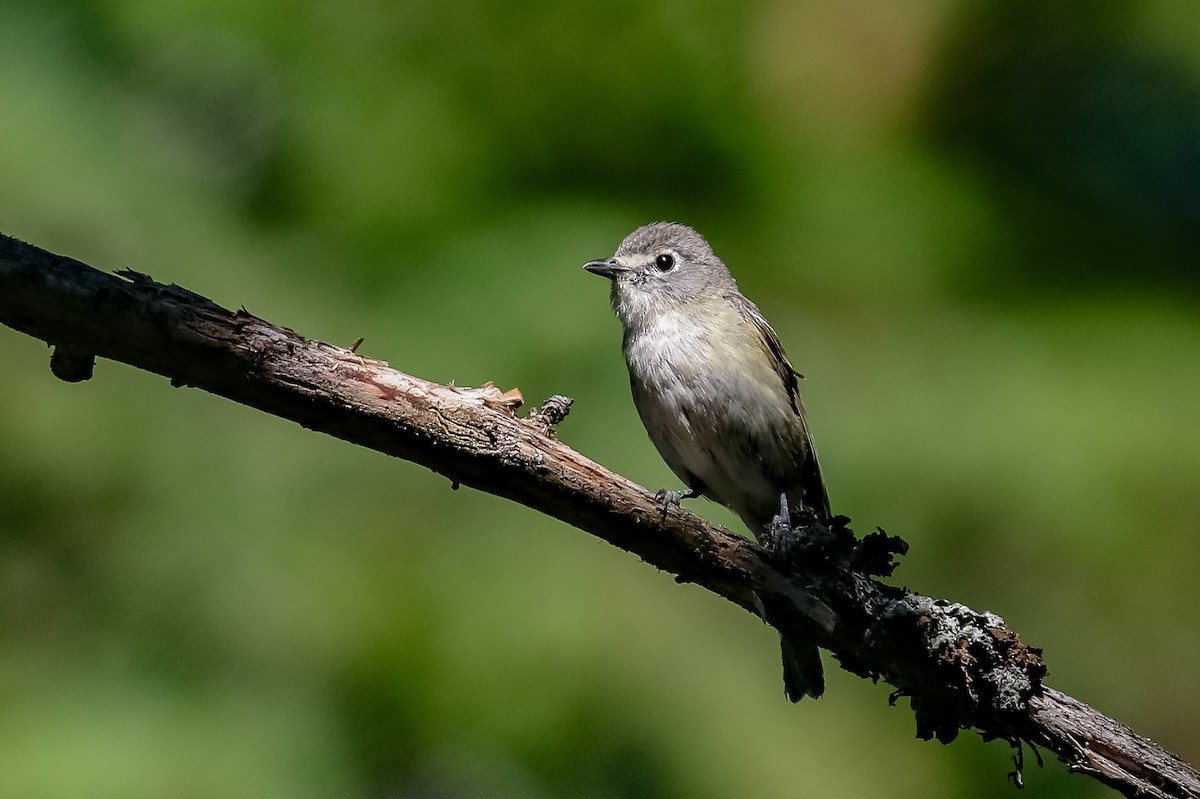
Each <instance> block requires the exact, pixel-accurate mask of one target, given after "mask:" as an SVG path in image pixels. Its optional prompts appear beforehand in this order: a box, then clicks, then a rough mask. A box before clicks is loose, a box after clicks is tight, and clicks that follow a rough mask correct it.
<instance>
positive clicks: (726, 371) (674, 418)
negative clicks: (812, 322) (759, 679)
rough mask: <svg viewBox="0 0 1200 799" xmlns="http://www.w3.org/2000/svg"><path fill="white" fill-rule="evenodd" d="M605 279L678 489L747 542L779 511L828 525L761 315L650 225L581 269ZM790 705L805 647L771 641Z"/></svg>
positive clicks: (788, 372)
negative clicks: (745, 534)
mask: <svg viewBox="0 0 1200 799" xmlns="http://www.w3.org/2000/svg"><path fill="white" fill-rule="evenodd" d="M583 268H584V269H586V270H587V271H589V272H591V273H593V274H597V275H601V276H603V277H607V278H609V279H610V280H611V281H612V305H613V310H614V311H616V314H617V317H618V318H619V319H620V320H621V324H622V325H623V326H624V328H625V335H624V345H623V348H624V352H625V363H626V365H627V366H628V367H629V382H630V385H631V386H632V389H633V402H634V404H635V405H636V406H637V410H638V414H639V415H640V416H641V417H642V424H644V425H645V426H646V432H647V433H649V434H650V440H651V441H653V442H654V446H655V447H656V448H657V449H658V452H659V454H660V455H662V457H663V460H665V461H666V462H667V466H669V467H670V468H671V471H672V472H674V473H675V475H676V476H677V477H679V479H680V480H682V481H683V483H684V485H685V486H687V490H686V491H684V492H681V493H676V492H664V495H665V496H666V498H667V499H668V501H670V500H675V501H678V500H679V499H686V498H689V497H695V496H701V495H703V496H706V497H709V498H710V499H712V500H715V501H716V502H719V503H721V504H722V505H725V506H726V507H728V508H730V509H731V510H733V512H734V513H736V514H737V515H738V516H740V517H741V519H742V521H743V522H745V524H746V526H747V527H749V528H750V530H751V531H752V532H753V533H754V535H755V537H756V538H758V539H759V540H763V539H764V537H765V536H766V530H767V525H768V524H769V523H770V522H771V520H772V519H773V518H774V517H775V516H776V515H777V514H778V513H779V508H780V498H781V495H786V497H787V501H788V506H789V507H790V508H793V509H800V508H807V509H808V510H810V511H812V512H813V513H814V514H816V515H817V516H818V517H819V518H821V519H822V520H827V519H829V518H830V516H831V514H830V510H829V497H828V495H827V493H826V490H825V483H824V481H823V480H822V479H821V469H820V467H819V466H818V464H817V453H816V450H815V449H814V447H813V441H812V435H811V433H809V430H808V422H807V421H806V420H805V418H804V405H803V404H802V403H801V401H800V391H799V387H798V385H797V378H798V377H799V375H798V374H797V372H796V370H794V369H793V368H792V365H791V364H790V363H789V362H788V359H787V356H786V355H785V354H784V352H783V347H782V345H780V343H779V338H778V336H776V335H775V331H774V330H772V329H771V326H770V325H769V324H767V320H766V319H764V318H763V315H762V313H761V312H760V311H759V310H758V308H757V307H756V306H755V305H754V303H752V302H750V300H748V299H746V298H745V297H743V296H742V295H741V293H740V292H739V291H738V288H737V283H736V282H735V281H734V279H733V276H732V275H731V274H730V273H729V270H728V269H727V268H726V267H725V264H724V263H722V262H721V259H720V258H718V257H717V256H716V255H714V254H713V251H712V248H711V247H710V246H709V244H708V242H707V241H705V240H704V237H703V236H701V235H700V234H699V233H697V232H696V231H694V230H692V229H691V228H690V227H687V226H686V225H680V224H676V223H673V222H655V223H653V224H650V225H646V226H644V227H640V228H638V229H637V230H635V231H633V233H630V234H629V236H627V237H626V238H625V240H624V241H623V242H621V246H620V247H618V248H617V252H616V255H614V256H613V257H612V258H605V259H603V260H599V261H589V262H588V263H586V264H584V266H583ZM783 666H784V670H783V671H784V675H783V676H784V689H785V691H786V693H787V695H788V698H789V699H791V700H792V701H793V702H796V701H799V700H800V698H801V697H803V696H806V695H807V696H813V697H816V696H820V695H821V693H822V691H824V688H825V682H824V676H823V675H822V671H821V659H820V654H819V653H818V651H817V648H816V647H815V646H814V645H813V644H811V643H808V642H795V641H790V640H788V639H786V638H785V639H783Z"/></svg>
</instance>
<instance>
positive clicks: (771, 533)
mask: <svg viewBox="0 0 1200 799" xmlns="http://www.w3.org/2000/svg"><path fill="white" fill-rule="evenodd" d="M764 533H765V534H766V537H767V540H766V541H765V543H766V545H767V546H768V547H769V548H770V549H771V551H773V552H775V553H777V554H779V553H780V551H781V550H782V549H783V548H784V547H785V546H786V545H787V544H788V542H789V540H790V539H791V536H792V515H791V509H790V508H788V500H787V494H786V493H785V494H780V495H779V514H778V515H777V516H776V517H775V518H773V519H771V521H769V522H767V527H766V530H764Z"/></svg>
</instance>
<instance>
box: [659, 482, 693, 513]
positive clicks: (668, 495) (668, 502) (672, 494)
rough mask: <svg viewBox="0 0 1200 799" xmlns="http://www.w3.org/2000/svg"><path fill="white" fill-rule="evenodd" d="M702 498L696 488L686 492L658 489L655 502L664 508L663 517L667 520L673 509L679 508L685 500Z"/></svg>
mask: <svg viewBox="0 0 1200 799" xmlns="http://www.w3.org/2000/svg"><path fill="white" fill-rule="evenodd" d="M698 496H700V492H699V491H697V490H696V489H694V488H689V489H687V490H686V491H669V490H668V489H666V488H660V489H658V493H656V494H655V495H654V501H655V502H657V503H658V504H659V507H661V508H662V517H663V519H664V520H665V519H666V518H667V513H668V512H669V511H670V510H671V508H672V507H675V508H678V507H680V505H681V503H682V502H683V500H685V499H691V498H692V497H698Z"/></svg>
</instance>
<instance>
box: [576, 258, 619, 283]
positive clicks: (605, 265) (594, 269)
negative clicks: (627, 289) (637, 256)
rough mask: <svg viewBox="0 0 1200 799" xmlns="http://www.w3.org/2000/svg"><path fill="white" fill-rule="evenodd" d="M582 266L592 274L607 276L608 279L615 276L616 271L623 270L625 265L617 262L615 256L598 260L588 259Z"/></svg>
mask: <svg viewBox="0 0 1200 799" xmlns="http://www.w3.org/2000/svg"><path fill="white" fill-rule="evenodd" d="M583 268H584V269H586V270H588V271H589V272H591V273H592V274H593V275H599V276H600V277H607V278H609V279H610V280H611V279H612V278H614V277H616V276H617V273H618V272H624V271H625V267H623V266H621V265H620V264H619V263H617V259H616V258H604V259H602V260H599V261H588V262H587V263H586V264H584V265H583Z"/></svg>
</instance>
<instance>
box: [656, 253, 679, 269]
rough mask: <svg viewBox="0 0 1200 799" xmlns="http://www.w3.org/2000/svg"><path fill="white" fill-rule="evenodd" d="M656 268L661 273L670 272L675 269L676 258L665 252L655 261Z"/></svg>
mask: <svg viewBox="0 0 1200 799" xmlns="http://www.w3.org/2000/svg"><path fill="white" fill-rule="evenodd" d="M654 268H655V269H657V270H658V271H660V272H670V271H671V270H672V269H674V268H675V256H674V255H672V254H671V253H669V252H664V253H662V254H661V255H659V256H658V257H656V258H655V259H654Z"/></svg>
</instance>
